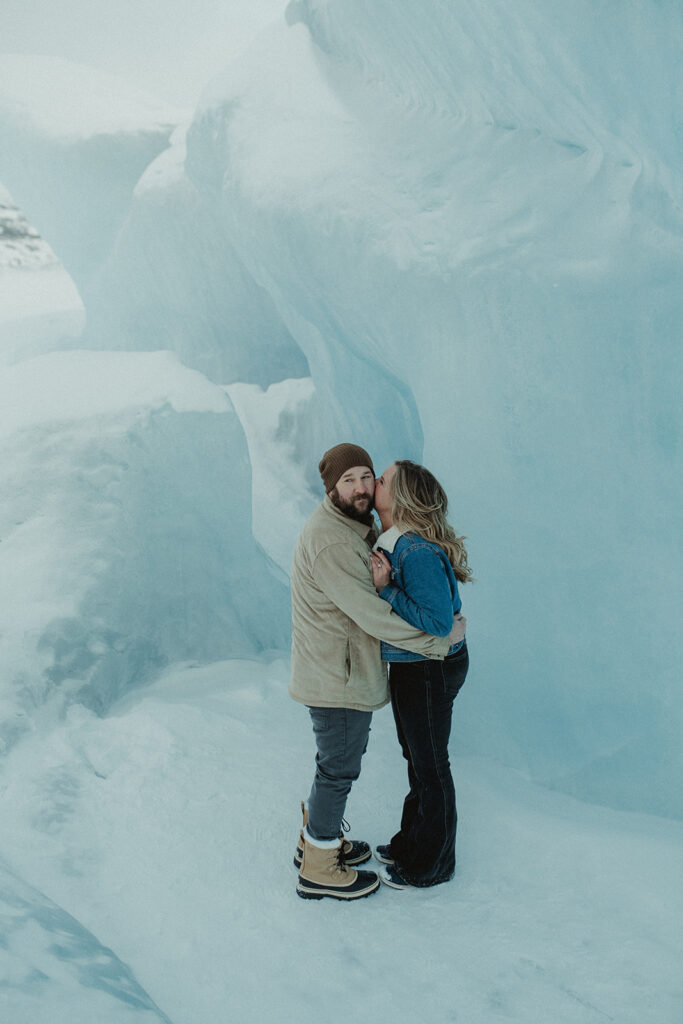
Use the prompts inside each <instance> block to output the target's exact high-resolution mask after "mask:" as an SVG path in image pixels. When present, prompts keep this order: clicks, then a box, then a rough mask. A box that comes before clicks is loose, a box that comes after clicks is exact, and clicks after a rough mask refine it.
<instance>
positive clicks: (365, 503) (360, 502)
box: [330, 487, 375, 526]
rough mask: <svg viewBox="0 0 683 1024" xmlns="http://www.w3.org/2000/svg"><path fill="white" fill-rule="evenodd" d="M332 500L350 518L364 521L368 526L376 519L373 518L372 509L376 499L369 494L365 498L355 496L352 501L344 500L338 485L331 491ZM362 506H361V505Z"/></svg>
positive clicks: (360, 521)
mask: <svg viewBox="0 0 683 1024" xmlns="http://www.w3.org/2000/svg"><path fill="white" fill-rule="evenodd" d="M330 501H331V502H332V504H333V505H336V507H337V508H338V509H339V511H340V512H343V513H344V515H345V516H348V517H349V519H355V520H356V521H357V522H359V523H364V524H365V525H366V526H372V524H373V522H374V520H373V518H372V510H373V508H374V505H375V503H374V501H373V499H372V498H371V496H370V495H369V494H367V495H365V497H363V498H354V499H353V500H352V501H344V499H343V498H340V497H339V491H338V490H337V488H336V487H333V488H332V490H331V491H330ZM359 506H360V507H359Z"/></svg>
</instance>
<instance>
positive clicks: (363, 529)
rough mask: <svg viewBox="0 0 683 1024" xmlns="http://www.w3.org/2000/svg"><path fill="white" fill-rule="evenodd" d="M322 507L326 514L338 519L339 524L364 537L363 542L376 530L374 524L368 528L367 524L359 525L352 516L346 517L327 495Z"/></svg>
mask: <svg viewBox="0 0 683 1024" xmlns="http://www.w3.org/2000/svg"><path fill="white" fill-rule="evenodd" d="M322 507H323V509H324V510H325V512H327V513H328V515H331V516H334V518H335V519H338V520H339V522H341V523H344V525H345V526H348V527H350V528H351V529H352V530H355V532H356V533H357V534H358V535H359V536H360V537H362V538H363V540H365V539H366V538H367V536H368V534H369V533H370V531H371V530H372V531H374V530H375V526H374V523H371V524H370V525H369V526H368V525H366V524H365V523H359V522H358V520H357V519H351V517H350V516H345V515H344V513H343V512H342V511H341V510H340V509H338V508H337V506H336V505H335V504H334V502H333V501H331V500H330V497H329V495H327V494H326V495H325V498H324V499H323V504H322Z"/></svg>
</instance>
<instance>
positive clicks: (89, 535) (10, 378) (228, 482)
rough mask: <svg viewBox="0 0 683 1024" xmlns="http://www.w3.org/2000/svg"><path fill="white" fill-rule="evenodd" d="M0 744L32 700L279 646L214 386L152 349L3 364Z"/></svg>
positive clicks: (78, 694) (115, 692) (232, 441)
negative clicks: (174, 664)
mask: <svg viewBox="0 0 683 1024" xmlns="http://www.w3.org/2000/svg"><path fill="white" fill-rule="evenodd" d="M0 388H1V392H0V393H1V396H2V397H1V400H0V409H1V412H0V451H1V452H2V464H3V476H2V484H1V496H2V501H1V502H0V507H1V508H2V521H1V522H0V536H2V544H1V545H0V574H1V576H2V581H3V587H2V596H1V601H0V604H1V606H2V621H3V635H2V650H3V665H4V673H3V686H2V692H1V694H0V696H1V700H0V710H1V713H0V748H7V747H9V746H11V745H12V743H13V742H14V741H15V740H16V739H17V738H18V737H19V736H20V735H21V734H22V733H23V732H24V731H25V730H26V729H27V728H29V727H30V726H31V722H32V721H33V720H34V718H35V716H36V715H39V714H40V713H41V712H40V708H41V707H42V706H43V705H46V704H48V705H51V706H52V707H53V708H54V707H55V706H56V707H57V708H60V707H61V706H63V704H64V702H65V701H67V702H68V701H71V700H74V699H77V700H79V701H81V702H82V703H84V704H86V705H87V706H88V707H90V708H92V709H94V710H95V711H97V712H102V711H105V710H107V709H108V708H109V707H110V706H111V704H112V703H113V702H114V701H115V700H116V699H117V698H118V697H120V696H121V695H122V694H124V693H126V692H127V691H129V690H131V689H132V688H134V687H136V686H140V685H142V684H144V683H145V682H147V681H148V680H149V679H150V678H152V677H153V676H154V675H155V674H156V673H157V672H158V671H159V670H160V668H162V667H163V666H165V665H167V664H168V663H169V662H175V661H188V660H198V661H214V660H217V659H220V658H225V657H227V656H231V655H232V656H245V655H246V656H250V655H254V654H259V653H261V652H262V651H263V650H264V648H276V649H282V648H283V647H284V646H285V645H286V643H287V618H288V594H287V589H286V586H285V581H284V577H283V574H282V572H281V571H280V570H279V569H277V567H276V566H275V565H274V564H272V563H270V562H269V560H268V559H267V558H266V557H265V556H264V553H263V551H262V550H261V549H260V547H259V546H258V545H257V544H256V542H255V541H254V539H253V537H252V532H251V501H250V490H251V479H250V476H251V470H250V465H249V461H248V457H247V449H246V442H245V439H244V435H243V433H242V429H241V426H240V424H239V420H238V419H237V416H236V415H235V413H234V411H233V408H232V405H231V403H230V401H229V399H228V397H227V395H226V394H225V392H224V391H223V390H222V389H221V388H219V387H217V386H215V385H213V384H211V383H209V382H208V381H207V380H206V378H205V377H203V376H202V375H201V374H199V373H198V372H197V371H194V370H188V369H186V368H185V367H183V366H182V365H181V364H180V363H178V362H177V360H176V359H175V358H174V357H173V356H171V355H170V354H169V353H127V352H101V353H100V352H83V351H81V352H76V351H74V352H53V353H50V354H48V355H44V356H40V357H37V358H35V359H29V360H25V361H22V362H19V363H17V364H16V365H14V366H12V367H10V368H8V369H6V370H5V372H4V373H3V377H2V382H1V385H0Z"/></svg>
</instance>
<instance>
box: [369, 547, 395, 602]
mask: <svg viewBox="0 0 683 1024" xmlns="http://www.w3.org/2000/svg"><path fill="white" fill-rule="evenodd" d="M370 562H371V563H372V582H373V583H374V584H375V590H376V591H377V593H378V594H379V592H380V591H381V590H383V589H384V587H386V586H387V585H388V584H389V582H390V581H391V562H390V561H389V559H388V558H387V556H386V555H385V554H384V553H383V552H382V551H379V550H378V551H373V552H372V553H371V555H370Z"/></svg>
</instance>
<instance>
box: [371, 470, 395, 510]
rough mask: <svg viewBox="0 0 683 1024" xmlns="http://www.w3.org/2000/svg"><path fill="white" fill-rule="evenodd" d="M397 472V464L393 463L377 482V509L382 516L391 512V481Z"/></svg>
mask: <svg viewBox="0 0 683 1024" xmlns="http://www.w3.org/2000/svg"><path fill="white" fill-rule="evenodd" d="M395 472H396V463H395V462H392V464H391V465H390V466H388V467H387V468H386V469H385V470H384V472H383V473H382V475H381V476H378V477H377V479H376V480H375V509H376V511H377V513H378V515H380V516H381V515H382V514H383V513H386V514H388V513H390V512H391V481H392V480H393V478H394V473H395Z"/></svg>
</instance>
